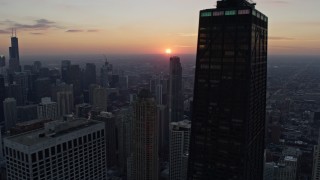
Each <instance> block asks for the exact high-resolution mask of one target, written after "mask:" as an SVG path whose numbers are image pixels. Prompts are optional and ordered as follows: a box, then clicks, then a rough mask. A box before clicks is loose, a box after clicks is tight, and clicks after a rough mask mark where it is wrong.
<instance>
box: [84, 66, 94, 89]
mask: <svg viewBox="0 0 320 180" xmlns="http://www.w3.org/2000/svg"><path fill="white" fill-rule="evenodd" d="M96 79H97V74H96V65H95V64H94V63H87V64H86V70H85V72H84V89H86V90H88V89H89V86H90V84H96Z"/></svg>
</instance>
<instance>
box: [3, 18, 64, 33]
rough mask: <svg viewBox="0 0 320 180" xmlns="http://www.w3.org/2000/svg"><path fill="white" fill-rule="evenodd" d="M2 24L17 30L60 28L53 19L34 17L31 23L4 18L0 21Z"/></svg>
mask: <svg viewBox="0 0 320 180" xmlns="http://www.w3.org/2000/svg"><path fill="white" fill-rule="evenodd" d="M0 23H1V24H3V25H6V26H7V27H8V28H7V30H10V29H12V28H15V29H17V30H19V31H23V30H24V31H29V30H48V29H51V28H61V27H60V26H59V25H57V23H56V22H54V21H49V20H47V19H36V20H34V23H33V24H25V23H23V24H22V23H18V22H15V21H11V20H5V21H2V22H0Z"/></svg>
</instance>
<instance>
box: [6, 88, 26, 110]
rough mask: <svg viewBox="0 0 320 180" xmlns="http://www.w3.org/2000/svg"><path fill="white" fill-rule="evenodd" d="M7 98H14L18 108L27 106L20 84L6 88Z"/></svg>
mask: <svg viewBox="0 0 320 180" xmlns="http://www.w3.org/2000/svg"><path fill="white" fill-rule="evenodd" d="M5 91H6V97H12V98H14V99H15V100H16V101H17V105H18V106H23V105H24V104H25V101H24V100H25V99H24V97H23V91H22V87H21V85H20V84H17V83H16V82H13V84H9V85H7V86H6V90H5Z"/></svg>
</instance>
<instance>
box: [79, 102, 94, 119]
mask: <svg viewBox="0 0 320 180" xmlns="http://www.w3.org/2000/svg"><path fill="white" fill-rule="evenodd" d="M91 109H92V106H91V105H90V104H87V103H82V104H78V105H76V115H77V116H78V117H81V118H89V116H90V112H91Z"/></svg>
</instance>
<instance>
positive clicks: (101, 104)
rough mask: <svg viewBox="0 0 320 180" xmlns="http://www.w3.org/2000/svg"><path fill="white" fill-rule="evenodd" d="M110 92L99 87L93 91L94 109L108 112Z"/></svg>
mask: <svg viewBox="0 0 320 180" xmlns="http://www.w3.org/2000/svg"><path fill="white" fill-rule="evenodd" d="M107 101H108V92H107V89H106V88H103V87H98V88H95V89H94V90H93V108H94V109H96V110H99V111H107V107H108V103H107Z"/></svg>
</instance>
